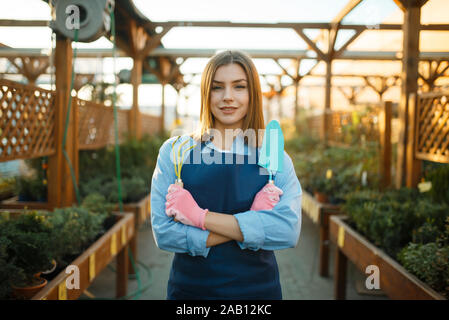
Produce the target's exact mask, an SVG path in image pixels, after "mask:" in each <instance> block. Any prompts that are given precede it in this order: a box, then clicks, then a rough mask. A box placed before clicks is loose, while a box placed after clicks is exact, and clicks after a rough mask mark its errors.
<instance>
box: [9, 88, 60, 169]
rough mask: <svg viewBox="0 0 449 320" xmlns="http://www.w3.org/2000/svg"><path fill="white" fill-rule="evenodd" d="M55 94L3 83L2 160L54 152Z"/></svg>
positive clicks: (39, 89) (40, 89) (39, 155)
mask: <svg viewBox="0 0 449 320" xmlns="http://www.w3.org/2000/svg"><path fill="white" fill-rule="evenodd" d="M55 103H56V93H55V92H54V91H49V90H44V89H42V88H39V87H34V86H29V85H23V84H20V83H16V82H13V81H9V80H4V79H2V80H0V161H8V160H14V159H27V158H34V157H41V156H48V155H51V154H54V152H55V140H54V128H55V119H54V117H55Z"/></svg>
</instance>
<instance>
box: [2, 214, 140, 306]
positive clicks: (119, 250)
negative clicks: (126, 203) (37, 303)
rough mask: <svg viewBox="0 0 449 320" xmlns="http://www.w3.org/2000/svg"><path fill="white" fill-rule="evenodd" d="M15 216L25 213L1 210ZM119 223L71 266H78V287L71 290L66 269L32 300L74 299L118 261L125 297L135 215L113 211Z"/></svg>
mask: <svg viewBox="0 0 449 320" xmlns="http://www.w3.org/2000/svg"><path fill="white" fill-rule="evenodd" d="M6 211H7V212H8V216H15V215H19V214H22V213H23V210H19V209H12V210H1V211H0V213H2V214H5V212H6ZM114 215H115V216H116V217H117V221H116V223H115V224H114V225H113V226H112V227H111V228H110V229H109V230H107V231H106V233H105V234H103V235H102V236H101V237H100V238H99V239H98V240H97V241H95V242H94V243H93V244H92V245H91V246H90V247H89V248H88V249H87V250H86V251H84V252H83V253H82V254H81V255H80V256H79V257H78V258H76V259H75V260H74V261H72V262H71V263H70V264H69V266H76V267H78V270H79V288H78V289H68V288H67V286H66V280H67V278H68V277H70V276H71V275H72V272H69V273H68V274H66V273H65V270H66V269H67V267H66V269H64V270H63V271H61V272H60V273H59V274H58V275H57V276H56V277H55V278H53V280H51V281H49V282H48V284H47V285H46V286H45V287H44V288H43V289H42V290H40V291H39V292H38V293H37V294H36V295H35V296H34V297H33V298H32V300H75V299H77V298H78V297H79V296H80V295H81V294H82V293H83V292H84V290H86V289H87V288H88V287H89V286H90V284H91V283H92V281H93V280H94V279H95V277H96V276H97V275H98V274H100V272H101V271H102V270H103V269H104V268H105V267H106V266H107V265H108V264H109V263H111V262H112V260H113V259H114V258H116V262H117V267H116V297H117V298H120V297H123V296H125V295H126V293H127V286H128V248H129V244H130V242H131V241H132V239H133V238H135V236H136V233H135V223H134V214H132V213H130V212H125V213H120V212H114Z"/></svg>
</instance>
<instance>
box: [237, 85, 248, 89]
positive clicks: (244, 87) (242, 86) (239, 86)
mask: <svg viewBox="0 0 449 320" xmlns="http://www.w3.org/2000/svg"><path fill="white" fill-rule="evenodd" d="M236 88H237V89H246V86H245V85H238V86H236Z"/></svg>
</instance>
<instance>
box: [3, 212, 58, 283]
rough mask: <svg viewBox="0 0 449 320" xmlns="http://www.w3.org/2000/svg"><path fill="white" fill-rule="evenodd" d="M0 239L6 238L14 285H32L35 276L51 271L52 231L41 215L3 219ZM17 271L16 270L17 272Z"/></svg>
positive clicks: (31, 214)
mask: <svg viewBox="0 0 449 320" xmlns="http://www.w3.org/2000/svg"><path fill="white" fill-rule="evenodd" d="M0 227H1V229H2V236H3V237H4V238H5V239H6V240H3V244H4V245H5V246H6V255H7V257H8V258H7V259H8V261H13V264H14V267H11V266H10V268H13V269H14V271H18V272H16V273H15V276H16V279H14V284H15V285H18V286H26V285H32V284H34V282H35V276H34V275H35V274H36V273H38V272H41V271H45V270H48V269H50V268H51V266H52V260H53V258H54V256H55V250H54V247H53V240H52V229H51V226H50V225H49V223H48V222H47V221H46V218H45V216H43V215H42V214H39V213H38V212H35V211H32V212H29V213H24V214H22V215H20V216H19V217H17V219H12V220H7V221H4V222H2V224H1V225H0ZM17 269H19V270H20V271H19V270H17Z"/></svg>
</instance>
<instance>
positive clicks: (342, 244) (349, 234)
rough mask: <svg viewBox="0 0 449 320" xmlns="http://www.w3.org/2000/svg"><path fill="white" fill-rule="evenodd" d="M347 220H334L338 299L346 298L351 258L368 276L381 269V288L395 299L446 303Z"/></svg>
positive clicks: (332, 223)
mask: <svg viewBox="0 0 449 320" xmlns="http://www.w3.org/2000/svg"><path fill="white" fill-rule="evenodd" d="M346 220H347V217H345V216H333V217H331V219H330V237H331V241H332V242H334V243H335V244H336V257H335V278H334V297H335V299H345V297H346V265H347V259H349V260H351V261H352V262H353V263H354V264H355V266H356V267H357V268H358V269H359V270H360V271H362V272H363V273H365V270H366V267H367V266H369V265H375V266H377V267H378V268H379V275H380V289H381V290H382V291H384V292H385V293H386V294H387V295H388V297H390V298H391V299H400V300H445V297H444V296H442V295H441V294H439V293H437V292H436V291H435V290H433V289H432V288H431V287H430V286H428V285H427V284H425V283H424V282H422V281H421V280H419V279H418V278H417V277H415V276H414V275H412V274H411V273H410V272H408V271H407V270H406V269H405V268H404V267H402V266H401V265H400V264H399V263H398V262H396V261H395V260H393V259H392V258H391V257H390V256H388V255H387V254H386V253H385V252H383V251H382V250H380V249H379V248H378V247H376V246H374V245H373V244H371V243H370V242H369V240H367V239H366V238H365V237H363V236H362V235H360V234H359V233H358V232H357V231H355V230H354V229H352V228H351V227H350V226H349V225H348V224H347V223H346Z"/></svg>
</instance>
